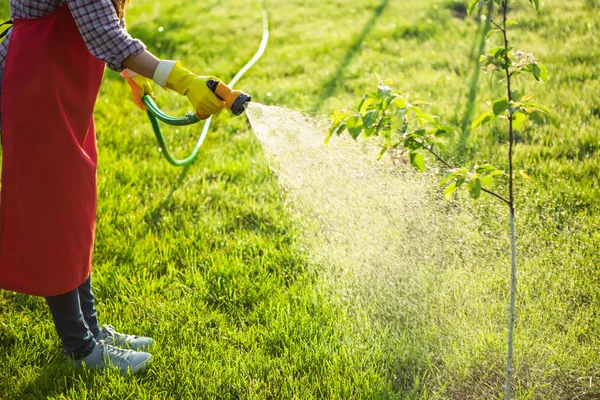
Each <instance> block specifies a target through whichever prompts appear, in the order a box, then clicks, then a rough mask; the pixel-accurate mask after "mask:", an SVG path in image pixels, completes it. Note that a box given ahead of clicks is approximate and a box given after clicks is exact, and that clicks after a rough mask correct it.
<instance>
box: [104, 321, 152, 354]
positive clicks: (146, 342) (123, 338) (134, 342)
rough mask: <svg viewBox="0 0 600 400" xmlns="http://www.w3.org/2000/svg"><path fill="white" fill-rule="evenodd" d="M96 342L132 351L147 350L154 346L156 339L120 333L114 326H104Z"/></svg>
mask: <svg viewBox="0 0 600 400" xmlns="http://www.w3.org/2000/svg"><path fill="white" fill-rule="evenodd" d="M94 339H96V341H104V343H106V344H110V345H111V346H116V347H122V348H125V349H131V350H136V351H139V350H147V349H149V348H151V347H152V346H153V345H154V339H152V338H149V337H145V336H135V335H126V334H124V333H119V332H117V331H116V330H115V328H114V327H113V326H112V325H104V326H103V327H102V329H101V330H100V333H99V334H98V336H96V337H95V338H94Z"/></svg>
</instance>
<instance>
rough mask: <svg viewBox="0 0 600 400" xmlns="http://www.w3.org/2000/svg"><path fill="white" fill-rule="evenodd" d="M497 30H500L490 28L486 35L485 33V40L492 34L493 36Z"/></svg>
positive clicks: (498, 30)
mask: <svg viewBox="0 0 600 400" xmlns="http://www.w3.org/2000/svg"><path fill="white" fill-rule="evenodd" d="M498 32H501V31H500V29H492V30H490V31H489V32H488V33H487V35H485V40H488V39H489V38H491V37H492V36H494V35H495V34H496V33H498Z"/></svg>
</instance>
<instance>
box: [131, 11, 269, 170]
mask: <svg viewBox="0 0 600 400" xmlns="http://www.w3.org/2000/svg"><path fill="white" fill-rule="evenodd" d="M260 5H261V8H262V20H263V33H262V39H261V41H260V46H259V47H258V50H257V51H256V53H255V54H254V56H253V57H252V58H251V59H250V61H248V62H247V63H246V65H244V66H243V67H242V69H240V70H239V71H238V73H237V74H236V75H235V76H234V77H233V78H232V79H231V82H229V83H228V84H227V86H230V87H233V85H235V84H236V83H237V81H239V80H240V78H241V77H242V76H243V75H244V74H245V73H246V72H247V71H248V70H249V69H250V68H251V67H252V66H253V65H254V64H256V62H257V61H258V60H259V59H260V58H261V57H262V55H263V54H264V52H265V50H266V48H267V43H268V42H269V15H268V13H267V8H266V6H265V2H264V0H261V1H260ZM142 101H143V102H144V104H145V105H146V106H147V107H148V110H147V111H146V113H147V114H148V118H149V119H150V124H152V129H154V135H155V136H156V140H157V141H158V145H159V147H160V150H161V152H162V154H163V155H164V156H165V158H166V159H167V161H168V162H169V163H170V164H171V165H174V166H176V167H183V166H186V165H189V164H191V163H193V162H194V160H195V159H196V158H197V157H198V153H199V152H200V148H201V147H202V144H203V143H204V139H206V135H207V134H208V130H209V129H210V125H211V123H212V117H210V118H208V119H207V120H206V122H205V123H204V126H203V127H202V132H201V133H200V138H199V139H198V141H197V142H196V146H195V147H194V149H193V150H192V152H191V153H190V155H189V156H187V157H186V158H184V159H182V160H178V159H176V158H174V157H173V155H171V153H170V152H169V148H168V147H167V143H166V142H165V138H164V136H163V134H162V131H161V129H160V123H159V121H162V122H164V123H165V124H167V125H172V126H187V125H192V124H196V123H198V122H200V119H199V118H198V117H197V116H196V114H194V113H188V114H187V115H186V116H185V117H171V116H169V115H167V114H165V113H164V112H162V111H161V109H160V108H159V107H158V106H157V105H156V103H155V102H154V100H152V98H151V97H150V96H148V95H145V96H144V97H143V98H142Z"/></svg>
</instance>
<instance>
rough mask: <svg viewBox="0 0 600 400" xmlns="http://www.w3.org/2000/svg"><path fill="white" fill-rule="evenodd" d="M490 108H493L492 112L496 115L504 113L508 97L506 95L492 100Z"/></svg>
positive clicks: (506, 108)
mask: <svg viewBox="0 0 600 400" xmlns="http://www.w3.org/2000/svg"><path fill="white" fill-rule="evenodd" d="M492 108H493V109H494V114H495V115H496V116H498V115H501V114H504V112H506V110H508V99H507V98H506V97H502V98H499V99H497V100H494V102H493V103H492Z"/></svg>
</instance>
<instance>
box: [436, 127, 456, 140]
mask: <svg viewBox="0 0 600 400" xmlns="http://www.w3.org/2000/svg"><path fill="white" fill-rule="evenodd" d="M453 131H454V129H453V128H452V127H451V126H448V125H445V126H440V127H438V128H437V129H434V132H433V134H434V135H435V136H436V137H441V136H446V135H448V134H450V133H452V132H453Z"/></svg>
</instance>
